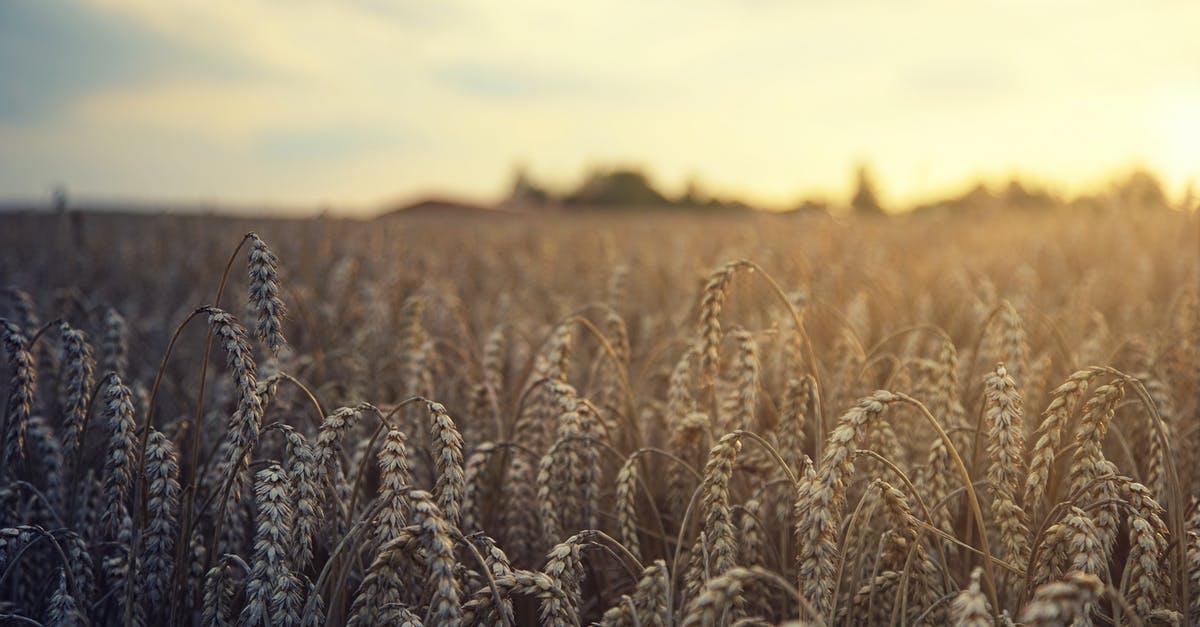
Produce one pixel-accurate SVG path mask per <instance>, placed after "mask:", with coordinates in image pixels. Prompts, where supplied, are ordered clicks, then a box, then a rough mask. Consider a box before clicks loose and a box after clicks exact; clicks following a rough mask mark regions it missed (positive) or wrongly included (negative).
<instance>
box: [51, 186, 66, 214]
mask: <svg viewBox="0 0 1200 627" xmlns="http://www.w3.org/2000/svg"><path fill="white" fill-rule="evenodd" d="M50 206H51V208H52V209H54V212H55V213H66V211H67V186H66V185H55V186H54V189H53V190H52V191H51V192H50Z"/></svg>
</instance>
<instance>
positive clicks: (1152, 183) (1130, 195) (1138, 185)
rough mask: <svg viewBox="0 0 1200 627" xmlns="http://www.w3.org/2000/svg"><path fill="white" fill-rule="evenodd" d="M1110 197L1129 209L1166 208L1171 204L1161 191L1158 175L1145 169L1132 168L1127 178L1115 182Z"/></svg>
mask: <svg viewBox="0 0 1200 627" xmlns="http://www.w3.org/2000/svg"><path fill="white" fill-rule="evenodd" d="M1112 199H1113V200H1114V201H1116V203H1117V204H1118V205H1119V206H1122V207H1124V208H1129V209H1135V210H1137V209H1166V208H1168V207H1170V206H1171V204H1170V203H1169V202H1167V195H1166V193H1165V192H1163V188H1162V183H1161V182H1160V181H1159V179H1158V176H1156V175H1155V174H1154V173H1152V172H1148V171H1146V170H1140V169H1139V170H1134V171H1133V172H1132V173H1131V174H1130V175H1129V177H1128V178H1126V179H1125V180H1123V181H1120V182H1119V183H1117V185H1116V187H1115V188H1114V189H1113V192H1112Z"/></svg>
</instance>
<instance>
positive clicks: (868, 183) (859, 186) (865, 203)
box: [850, 164, 883, 215]
mask: <svg viewBox="0 0 1200 627" xmlns="http://www.w3.org/2000/svg"><path fill="white" fill-rule="evenodd" d="M850 207H852V208H853V209H854V212H855V213H857V214H859V215H879V214H882V213H883V208H882V207H880V206H879V197H878V195H877V194H876V192H875V179H874V176H873V175H872V174H871V170H870V168H868V167H867V166H866V165H865V164H864V165H859V166H858V181H857V183H856V187H855V190H854V197H853V198H852V199H851V200H850Z"/></svg>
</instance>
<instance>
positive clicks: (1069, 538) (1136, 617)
mask: <svg viewBox="0 0 1200 627" xmlns="http://www.w3.org/2000/svg"><path fill="white" fill-rule="evenodd" d="M1130 215H1131V214H1128V213H1123V212H1115V213H1111V214H1091V213H1089V214H1065V213H1064V214H1057V215H1049V214H1047V215H1024V216H1020V217H1019V218H1013V217H1011V216H1003V215H1001V216H978V215H976V216H971V217H948V218H926V219H920V220H918V219H914V220H897V221H886V220H881V221H870V220H867V221H858V222H855V221H849V222H837V221H831V220H828V219H820V218H803V219H800V218H791V219H784V218H774V217H759V218H753V219H737V220H734V219H722V218H715V217H714V218H710V219H708V220H701V221H694V222H689V221H685V220H648V219H642V218H637V217H633V216H625V217H618V218H614V219H599V218H577V219H553V220H549V219H548V220H545V221H542V222H534V221H532V220H516V221H502V220H496V221H490V220H482V221H479V222H472V223H459V222H452V221H446V220H439V219H424V218H421V219H418V218H413V219H411V220H401V221H398V222H390V223H357V222H337V221H315V222H302V221H295V222H287V221H277V222H266V223H262V222H260V223H256V224H253V225H251V224H250V223H249V222H238V221H234V220H222V219H215V218H208V219H192V218H172V217H154V218H151V217H143V218H136V217H120V216H110V217H103V216H89V217H88V221H86V222H85V223H83V224H82V225H80V224H75V225H74V226H75V227H76V230H75V231H74V232H73V233H74V234H73V235H72V231H71V230H70V229H67V228H66V225H65V224H59V223H58V222H57V221H56V219H55V218H49V217H30V216H26V217H13V218H8V219H7V220H8V221H7V223H6V225H7V228H5V229H3V231H4V232H5V234H4V235H0V240H3V241H0V244H3V246H4V250H5V251H6V252H5V253H4V255H3V265H2V266H0V269H2V270H3V278H4V281H5V283H7V284H11V285H12V286H13V287H10V288H8V289H7V290H6V291H5V293H4V295H3V298H2V302H0V313H2V315H3V318H4V319H3V321H2V322H0V333H2V334H3V345H4V351H3V355H4V362H3V364H4V365H3V369H4V370H3V371H4V372H5V373H6V376H5V379H4V381H5V382H6V384H5V387H6V390H5V398H6V399H7V403H6V405H5V409H4V421H3V450H2V451H0V455H2V456H3V462H2V464H0V622H3V623H4V624H28V625H36V624H44V625H87V624H92V625H212V626H219V625H235V624H236V625H342V624H351V625H383V624H388V625H533V624H544V625H555V626H568V625H587V624H593V623H599V624H601V625H745V626H749V625H761V624H792V625H797V624H799V625H821V624H825V625H834V624H838V625H841V624H871V625H878V624H914V625H916V624H929V625H940V624H958V625H1001V624H1003V625H1009V624H1029V625H1070V624H1080V625H1085V624H1100V625H1107V624H1120V625H1140V624H1144V625H1151V624H1175V625H1179V624H1196V622H1197V621H1200V512H1198V511H1197V506H1196V499H1195V497H1196V496H1197V495H1198V494H1200V480H1197V479H1196V478H1195V475H1196V472H1197V469H1198V468H1200V464H1198V462H1200V429H1198V427H1200V294H1198V292H1197V287H1198V286H1197V281H1198V280H1200V279H1198V276H1197V272H1198V266H1200V261H1198V255H1200V251H1198V250H1197V246H1196V237H1197V235H1198V233H1197V222H1196V217H1195V216H1194V215H1191V216H1188V215H1185V214H1176V213H1150V214H1144V215H1138V217H1137V218H1136V219H1133V218H1131V217H1130ZM80 226H82V229H80V228H79V227H80ZM250 227H252V228H255V229H257V232H258V234H255V233H250V234H247V235H245V236H244V237H243V236H242V234H243V233H245V232H246V231H247V230H249V228H250ZM259 235H261V236H262V237H260V236H259ZM239 238H240V239H239ZM264 238H265V239H266V241H264ZM267 242H270V244H271V245H268V243H267ZM230 255H232V257H231V256H230ZM223 272H224V273H223Z"/></svg>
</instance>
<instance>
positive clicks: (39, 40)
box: [0, 0, 263, 123]
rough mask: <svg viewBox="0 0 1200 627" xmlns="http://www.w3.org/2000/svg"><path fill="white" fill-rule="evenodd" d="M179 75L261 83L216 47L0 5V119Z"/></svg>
mask: <svg viewBox="0 0 1200 627" xmlns="http://www.w3.org/2000/svg"><path fill="white" fill-rule="evenodd" d="M179 75H189V76H196V77H210V78H213V79H220V80H223V81H249V80H261V79H262V78H263V75H262V72H261V68H258V67H255V66H253V65H250V64H248V63H247V61H246V60H245V59H242V58H238V57H234V56H230V55H228V54H226V53H224V52H223V50H222V49H220V48H209V49H201V48H196V47H194V46H190V45H188V44H187V43H186V42H180V41H177V40H173V39H169V38H166V37H163V36H160V35H159V34H157V33H155V32H153V31H152V30H149V29H146V28H144V27H142V26H141V25H139V24H137V23H136V22H133V21H130V20H123V19H119V18H118V17H117V16H114V15H111V14H109V13H107V12H105V11H101V10H96V9H93V8H91V7H88V6H84V5H79V4H76V3H68V2H64V1H62V0H37V1H33V0H13V1H11V2H3V3H0V76H4V77H5V78H4V80H3V81H0V121H2V122H22V123H31V122H38V121H43V120H47V119H52V118H54V117H55V116H56V115H58V114H60V113H61V112H62V111H63V110H64V109H65V108H67V107H69V106H70V105H71V104H72V103H73V102H75V101H76V100H78V99H79V98H82V97H84V96H86V95H87V94H89V93H92V92H94V91H96V90H111V89H136V88H139V87H145V86H147V85H153V84H154V83H155V82H157V81H161V80H165V79H169V78H172V77H175V76H179Z"/></svg>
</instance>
